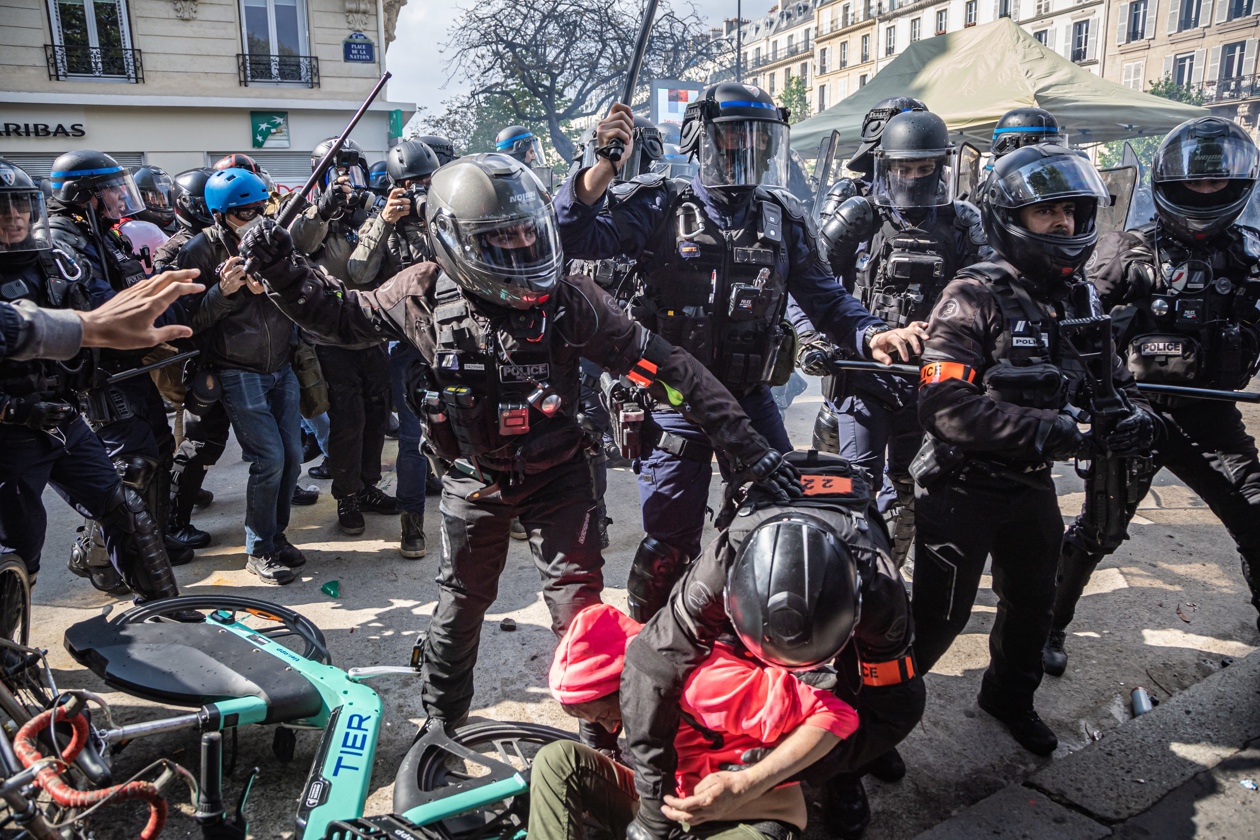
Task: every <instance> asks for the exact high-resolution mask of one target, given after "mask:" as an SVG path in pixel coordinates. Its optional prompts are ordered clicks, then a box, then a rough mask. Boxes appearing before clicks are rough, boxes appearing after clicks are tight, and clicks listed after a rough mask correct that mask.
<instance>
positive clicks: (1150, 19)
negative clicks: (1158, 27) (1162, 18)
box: [1142, 0, 1159, 41]
mask: <svg viewBox="0 0 1260 840" xmlns="http://www.w3.org/2000/svg"><path fill="white" fill-rule="evenodd" d="M1158 18H1159V0H1149V2H1148V3H1147V4H1146V23H1145V25H1144V26H1143V28H1142V37H1143V38H1145V39H1146V40H1148V41H1149V40H1150V39H1152V38H1154V37H1155V21H1156V20H1157V19H1158Z"/></svg>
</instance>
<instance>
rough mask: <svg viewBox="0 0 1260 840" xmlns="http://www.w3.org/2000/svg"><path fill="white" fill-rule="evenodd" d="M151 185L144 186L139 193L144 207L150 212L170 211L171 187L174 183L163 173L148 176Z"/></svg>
mask: <svg viewBox="0 0 1260 840" xmlns="http://www.w3.org/2000/svg"><path fill="white" fill-rule="evenodd" d="M149 180H150V182H151V184H149V185H146V186H145V188H144V189H143V190H141V191H140V197H141V198H142V199H144V206H145V207H148V208H149V209H150V210H170V209H171V207H172V206H173V205H172V203H171V187H172V186H173V184H174V182H173V181H171V176H170V175H167V174H165V173H160V174H159V173H154V174H152V175H150V176H149Z"/></svg>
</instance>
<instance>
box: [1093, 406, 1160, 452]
mask: <svg viewBox="0 0 1260 840" xmlns="http://www.w3.org/2000/svg"><path fill="white" fill-rule="evenodd" d="M1156 431H1157V427H1156V425H1155V418H1154V417H1152V416H1151V415H1150V414H1148V413H1147V412H1145V411H1143V410H1142V409H1140V408H1135V409H1133V410H1132V411H1131V412H1130V413H1129V416H1128V417H1126V418H1124V419H1123V420H1121V421H1120V422H1119V423H1117V424H1116V427H1115V428H1114V429H1112V430H1111V434H1109V435H1107V437H1106V438H1105V439H1104V440H1103V446H1104V447H1106V449H1107V451H1108V452H1109V453H1111V454H1112V455H1121V456H1130V455H1140V454H1141V453H1143V452H1146V451H1147V450H1149V449H1150V448H1151V444H1153V443H1154V442H1155V433H1156Z"/></svg>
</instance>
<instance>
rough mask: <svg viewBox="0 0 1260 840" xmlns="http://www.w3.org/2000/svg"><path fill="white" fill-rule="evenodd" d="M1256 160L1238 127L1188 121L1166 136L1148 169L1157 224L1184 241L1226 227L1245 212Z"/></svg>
mask: <svg viewBox="0 0 1260 840" xmlns="http://www.w3.org/2000/svg"><path fill="white" fill-rule="evenodd" d="M1258 169H1260V156H1258V155H1257V152H1256V144H1255V143H1253V142H1252V140H1251V137H1250V136H1249V135H1248V134H1247V132H1246V131H1244V130H1243V129H1242V127H1240V126H1239V125H1238V124H1237V123H1234V122H1231V121H1229V120H1223V119H1221V118H1220V117H1199V118H1198V119H1193V120H1187V121H1186V122H1183V123H1182V124H1181V125H1179V126H1177V127H1176V128H1174V129H1173V130H1172V131H1170V132H1168V136H1167V137H1165V138H1164V140H1163V142H1162V143H1160V144H1159V149H1158V150H1156V152H1155V159H1154V161H1153V163H1152V166H1151V187H1152V192H1153V193H1154V198H1155V212H1156V215H1157V216H1158V218H1159V223H1160V224H1161V225H1162V226H1164V227H1166V228H1167V229H1168V230H1170V231H1171V232H1172V233H1173V234H1174V235H1175V236H1177V237H1178V238H1180V239H1182V240H1184V241H1185V242H1187V243H1191V244H1193V243H1195V242H1200V241H1202V240H1204V239H1207V238H1208V237H1210V236H1214V235H1215V234H1217V233H1220V232H1221V231H1222V230H1224V229H1225V228H1227V227H1229V226H1230V225H1232V224H1233V223H1234V221H1235V220H1236V219H1237V218H1238V217H1239V215H1241V214H1242V211H1243V210H1245V209H1246V207H1247V202H1248V200H1249V199H1250V198H1251V191H1252V189H1253V188H1254V187H1255V185H1256V177H1257V174H1258Z"/></svg>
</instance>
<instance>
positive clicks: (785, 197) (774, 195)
mask: <svg viewBox="0 0 1260 840" xmlns="http://www.w3.org/2000/svg"><path fill="white" fill-rule="evenodd" d="M757 192H758V193H764V194H762V195H758V196H757V197H758V198H760V199H762V200H763V201H764V200H766V199H770V200H772V201H774V203H775V204H778V205H779V206H780V207H782V208H783V211H784V212H785V213H787V214H788V216H789V217H790V218H792V219H794V220H795V221H798V222H804V221H805V220H807V219H808V218H809V210H808V209H807V208H806V207H805V202H803V201H801V200H800V199H799V198H797V197H796V196H794V195H792V193H790V192H788V191H787V189H785V188H784V187H758V188H757Z"/></svg>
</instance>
